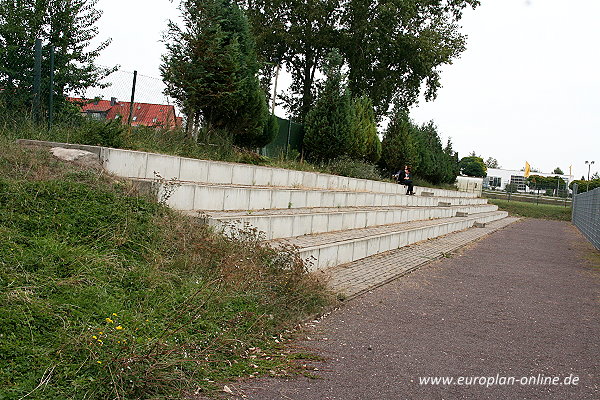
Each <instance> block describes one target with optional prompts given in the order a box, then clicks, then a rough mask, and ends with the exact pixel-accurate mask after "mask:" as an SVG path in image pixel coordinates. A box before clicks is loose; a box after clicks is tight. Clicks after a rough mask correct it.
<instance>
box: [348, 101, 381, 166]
mask: <svg viewBox="0 0 600 400" xmlns="http://www.w3.org/2000/svg"><path fill="white" fill-rule="evenodd" d="M350 156H351V157H352V158H354V159H357V160H366V161H371V162H373V163H375V162H377V161H378V160H379V157H380V156H381V142H380V140H379V137H378V136H377V122H376V121H375V114H374V112H373V104H372V103H371V99H369V98H368V97H367V96H361V97H355V98H354V99H353V101H352V123H351V127H350Z"/></svg>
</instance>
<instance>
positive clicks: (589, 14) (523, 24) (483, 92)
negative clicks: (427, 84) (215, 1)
mask: <svg viewBox="0 0 600 400" xmlns="http://www.w3.org/2000/svg"><path fill="white" fill-rule="evenodd" d="M177 3H178V2H177V0H175V1H173V2H172V1H170V0H152V1H151V2H150V1H148V0H127V1H122V0H99V2H98V4H97V8H98V9H100V10H102V11H103V12H104V14H103V17H102V18H101V20H100V21H99V22H98V27H99V30H100V33H99V36H98V41H100V40H104V39H106V38H109V37H110V38H112V43H111V45H110V46H109V47H108V48H107V49H106V50H104V52H103V53H102V54H101V56H100V57H99V58H98V63H99V64H101V65H106V66H114V65H119V66H120V69H121V71H122V72H119V73H117V74H115V76H114V77H113V78H112V80H113V81H114V82H115V84H114V85H113V87H112V88H111V89H109V90H110V91H111V95H108V94H106V93H108V92H107V91H106V90H105V91H104V92H103V94H105V97H112V96H115V97H118V98H119V99H120V100H125V99H128V96H129V94H128V93H129V88H130V84H129V82H130V81H131V73H130V72H131V71H133V70H137V71H138V72H139V74H140V77H139V80H138V83H139V85H138V89H136V90H137V94H136V100H138V101H151V99H153V98H156V97H160V96H162V94H161V91H162V84H161V82H160V79H159V78H160V72H159V66H160V57H161V55H162V54H163V53H164V52H165V49H164V44H163V43H162V42H161V38H162V35H163V32H164V31H165V30H166V27H167V22H168V20H169V19H173V20H177V19H178V15H179V12H178V10H177ZM598 15H600V1H599V0H572V1H569V2H566V1H564V0H482V5H481V6H479V7H477V8H476V9H475V10H467V11H466V12H465V15H464V16H463V19H462V20H461V21H460V25H461V26H462V27H461V32H462V33H464V34H466V35H467V36H468V40H467V49H466V51H465V52H464V53H462V55H461V57H460V58H459V59H456V60H455V61H454V62H453V64H451V65H446V66H443V67H442V68H441V82H442V86H443V87H442V88H441V89H440V90H439V91H438V96H437V99H436V100H435V101H433V102H425V101H424V100H421V101H420V102H419V104H418V106H416V107H413V109H412V110H411V117H412V118H413V120H414V121H415V122H417V123H419V124H420V123H423V122H427V121H430V120H433V121H434V123H435V124H436V125H437V126H438V131H439V132H440V135H441V136H442V140H443V141H444V143H445V141H446V140H447V139H448V138H451V140H452V143H453V147H454V150H456V151H458V153H459V156H460V157H463V156H466V155H468V154H469V153H471V152H472V151H475V153H476V154H477V155H479V156H481V157H483V158H484V159H487V158H488V157H493V158H496V159H497V160H498V162H499V164H500V166H501V167H502V168H506V169H521V168H523V167H524V166H525V162H526V161H527V162H529V164H531V166H532V168H537V169H539V170H541V171H542V172H551V171H552V170H553V169H554V168H556V167H560V168H561V169H562V170H563V171H564V172H565V173H567V174H568V173H569V167H570V166H572V171H573V175H574V177H575V179H579V178H581V176H585V177H587V174H588V165H586V164H585V161H586V160H587V161H591V160H594V161H595V164H593V165H592V168H591V173H592V174H593V173H594V172H596V171H599V170H600V73H599V71H600V68H599V67H600V51H598V48H599V45H600V25H599V24H598V23H597V21H596V19H597V16H598ZM286 81H288V82H289V80H288V79H286V78H285V77H283V79H281V78H280V81H279V86H278V92H281V91H282V90H284V89H285V86H286ZM145 97H146V98H147V99H144V98H145ZM163 98H164V96H163ZM278 114H279V115H282V114H283V113H282V112H279V113H278Z"/></svg>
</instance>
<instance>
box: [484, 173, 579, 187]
mask: <svg viewBox="0 0 600 400" xmlns="http://www.w3.org/2000/svg"><path fill="white" fill-rule="evenodd" d="M529 175H530V176H531V175H540V176H546V177H549V176H560V177H561V178H562V179H563V180H564V181H565V182H566V183H567V185H568V184H569V183H570V182H571V181H572V180H573V175H558V174H552V173H547V172H533V171H532V172H530V174H529ZM509 183H513V184H516V185H517V190H518V191H519V192H529V187H528V186H527V178H525V171H517V170H514V169H500V168H488V169H487V176H486V177H485V178H484V179H483V187H484V189H491V188H495V189H501V190H504V189H505V188H506V185H507V184H509Z"/></svg>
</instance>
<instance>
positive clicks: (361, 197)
mask: <svg viewBox="0 0 600 400" xmlns="http://www.w3.org/2000/svg"><path fill="white" fill-rule="evenodd" d="M134 182H137V184H138V186H139V187H145V188H146V190H151V187H152V186H153V185H158V197H159V198H164V199H166V200H165V202H166V204H167V205H169V206H170V207H172V208H174V209H176V210H210V211H233V210H260V209H285V208H308V207H368V206H419V207H432V206H437V205H438V203H440V201H442V200H443V201H444V202H447V203H451V204H452V205H479V204H487V200H485V199H480V198H470V197H422V196H418V195H415V196H407V195H405V194H391V193H372V192H356V191H343V190H335V191H332V190H327V189H312V190H307V189H299V188H297V189H292V188H275V187H249V186H239V185H212V184H201V183H175V184H171V183H156V182H154V181H152V180H148V179H136V180H134Z"/></svg>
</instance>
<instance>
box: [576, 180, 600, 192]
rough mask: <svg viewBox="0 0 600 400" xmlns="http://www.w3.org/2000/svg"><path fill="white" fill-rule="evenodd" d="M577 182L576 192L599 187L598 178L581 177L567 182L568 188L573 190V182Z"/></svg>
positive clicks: (599, 181)
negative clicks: (585, 178) (587, 178)
mask: <svg viewBox="0 0 600 400" xmlns="http://www.w3.org/2000/svg"><path fill="white" fill-rule="evenodd" d="M575 183H576V184H577V193H583V192H587V191H588V190H594V189H596V188H599V187H600V179H591V180H589V181H587V180H584V179H581V180H575V181H571V182H570V183H569V188H570V189H571V190H573V184H575Z"/></svg>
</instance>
